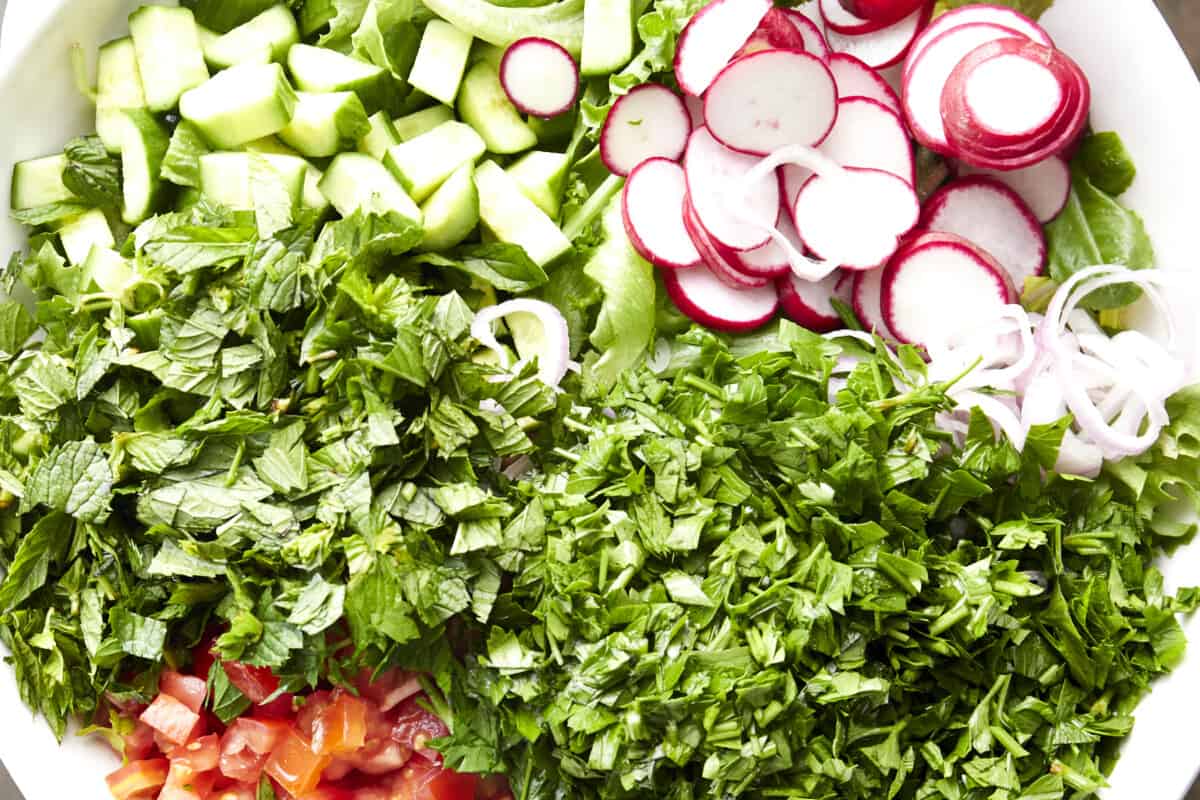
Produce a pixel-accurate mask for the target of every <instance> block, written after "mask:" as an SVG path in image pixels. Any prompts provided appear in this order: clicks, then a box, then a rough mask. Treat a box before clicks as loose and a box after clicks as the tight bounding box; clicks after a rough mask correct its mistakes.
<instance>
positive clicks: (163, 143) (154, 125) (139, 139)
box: [121, 109, 171, 225]
mask: <svg viewBox="0 0 1200 800" xmlns="http://www.w3.org/2000/svg"><path fill="white" fill-rule="evenodd" d="M125 116H126V117H127V118H128V119H129V124H130V128H129V132H128V133H127V134H126V135H125V138H124V143H123V144H122V146H121V164H122V166H123V168H124V169H123V172H124V183H125V185H124V197H125V208H124V211H123V213H122V215H121V218H122V219H123V220H124V221H125V222H127V223H129V224H130V225H136V224H138V223H139V222H142V221H143V220H145V219H147V218H148V217H149V216H150V215H151V214H153V213H154V212H155V210H156V208H157V207H158V205H159V202H160V200H161V197H162V193H163V188H164V186H166V183H165V182H164V181H163V179H162V162H163V157H164V156H166V154H167V148H168V147H169V146H170V144H171V133H170V131H168V130H167V127H166V126H165V125H163V124H162V123H161V122H159V120H158V119H157V118H156V117H155V116H154V115H153V114H151V113H150V112H149V111H145V110H142V109H133V110H127V111H126V112H125Z"/></svg>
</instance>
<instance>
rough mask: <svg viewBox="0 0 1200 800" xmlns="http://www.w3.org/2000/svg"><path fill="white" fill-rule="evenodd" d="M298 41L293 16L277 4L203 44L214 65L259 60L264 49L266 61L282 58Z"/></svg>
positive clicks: (229, 64)
mask: <svg viewBox="0 0 1200 800" xmlns="http://www.w3.org/2000/svg"><path fill="white" fill-rule="evenodd" d="M299 41H300V29H299V28H298V27H296V18H295V17H294V16H292V12H291V11H289V10H288V7H287V6H285V5H283V4H279V5H276V6H272V7H271V8H268V9H267V10H266V11H264V12H262V13H261V14H259V15H258V16H257V17H255V18H254V19H252V20H250V21H249V22H244V23H242V24H241V25H239V26H237V27H236V28H234V29H233V30H231V31H230V32H229V33H227V34H225V35H224V36H218V37H217V38H216V39H213V40H212V41H210V42H208V43H207V44H205V46H204V57H205V59H207V61H208V63H209V64H211V65H212V66H214V67H216V68H217V69H225V68H226V67H232V66H234V65H235V64H243V63H247V62H249V63H262V58H263V51H264V50H265V51H266V53H267V57H266V60H267V61H282V60H283V59H284V58H286V57H287V53H288V49H289V48H291V46H292V45H294V44H296V43H297V42H299Z"/></svg>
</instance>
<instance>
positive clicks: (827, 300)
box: [776, 272, 852, 333]
mask: <svg viewBox="0 0 1200 800" xmlns="http://www.w3.org/2000/svg"><path fill="white" fill-rule="evenodd" d="M851 286H852V279H849V278H848V277H847V275H845V274H844V273H841V272H833V273H830V274H829V275H828V276H827V277H825V278H822V279H821V280H819V281H815V282H814V281H806V280H804V279H802V278H798V277H796V276H795V275H785V276H783V277H782V278H780V279H779V281H778V282H777V283H776V288H777V289H778V290H779V306H780V308H781V309H783V313H784V314H787V316H788V319H790V320H791V321H792V322H795V323H796V324H797V325H803V326H804V327H805V328H808V329H809V330H811V331H816V332H818V333H825V332H827V331H832V330H836V329H837V328H839V327H841V325H842V319H841V317H839V316H838V314H837V311H836V310H835V309H834V307H833V303H832V300H833V299H834V298H837V299H839V300H842V301H843V302H845V301H847V300H848V299H849V292H850V287H851Z"/></svg>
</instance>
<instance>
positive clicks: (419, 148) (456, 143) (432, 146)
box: [383, 122, 486, 203]
mask: <svg viewBox="0 0 1200 800" xmlns="http://www.w3.org/2000/svg"><path fill="white" fill-rule="evenodd" d="M485 149H486V148H485V145H484V142H483V139H481V138H480V137H479V134H477V133H476V132H475V131H474V130H473V129H472V128H471V127H470V126H469V125H464V124H463V123H461V122H443V123H442V124H441V125H439V126H437V127H436V128H434V129H433V130H431V131H429V132H428V133H423V134H421V135H420V136H418V137H417V138H415V139H412V140H410V141H407V142H404V143H403V144H398V145H395V146H394V147H389V148H388V151H387V155H386V156H384V159H383V163H384V164H386V165H387V168H388V169H389V170H391V171H392V174H393V175H395V176H396V177H397V178H398V179H399V180H400V182H401V184H403V186H404V188H405V189H406V190H407V191H408V193H409V194H410V195H411V196H412V198H413V199H414V200H416V201H417V202H418V203H420V202H422V201H424V200H425V199H426V198H427V197H429V196H430V195H431V194H433V193H434V191H435V190H436V189H437V188H438V187H439V186H441V185H442V181H444V180H446V178H448V177H450V174H451V173H452V172H454V170H456V169H458V168H459V167H461V166H462V165H463V164H471V163H474V161H475V159H477V158H479V157H480V156H481V155H483V153H484V150H485Z"/></svg>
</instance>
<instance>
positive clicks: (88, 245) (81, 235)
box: [58, 208, 117, 264]
mask: <svg viewBox="0 0 1200 800" xmlns="http://www.w3.org/2000/svg"><path fill="white" fill-rule="evenodd" d="M58 240H59V241H60V242H62V246H63V251H64V252H66V254H67V261H69V262H70V263H72V264H82V263H83V262H84V261H86V260H87V257H88V254H89V253H91V252H92V248H93V247H100V248H113V247H116V246H117V242H116V239H114V238H113V233H112V228H110V227H109V226H108V218H107V217H105V216H104V212H103V211H101V210H100V209H98V208H93V209H92V210H90V211H85V212H84V213H82V214H80V215H79V216H78V217H74V218H73V219H69V220H67V221H66V222H64V223H63V224H62V225H61V226H60V227H59V229H58Z"/></svg>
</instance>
